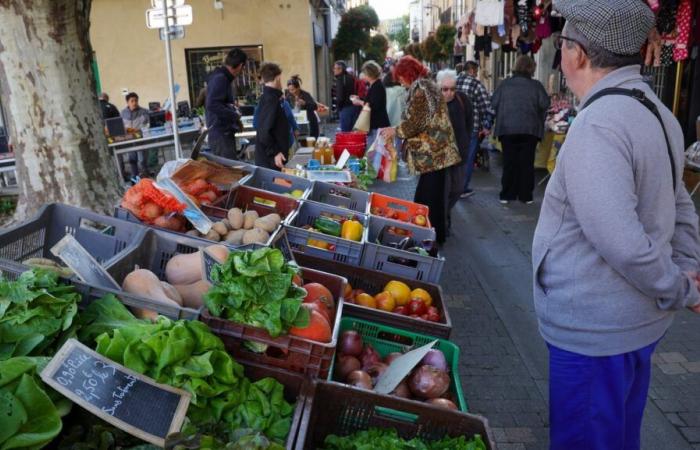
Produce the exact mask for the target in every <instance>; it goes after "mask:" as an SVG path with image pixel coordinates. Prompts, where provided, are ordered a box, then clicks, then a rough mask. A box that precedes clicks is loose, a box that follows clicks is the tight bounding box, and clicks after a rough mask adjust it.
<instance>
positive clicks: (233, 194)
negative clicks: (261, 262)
mask: <svg viewBox="0 0 700 450" xmlns="http://www.w3.org/2000/svg"><path fill="white" fill-rule="evenodd" d="M231 208H239V209H241V210H242V211H243V212H246V211H255V212H257V213H258V215H259V216H260V217H263V216H266V215H268V214H272V213H277V214H279V215H280V217H281V218H282V222H280V224H279V225H278V226H277V228H276V229H275V230H274V231H273V232H272V233H270V238H269V239H268V241H267V242H266V243H265V245H268V246H269V245H270V244H271V243H272V241H273V239H274V237H275V235H276V234H277V232H279V230H280V229H281V228H282V224H283V223H284V221H285V219H286V218H287V217H289V216H290V214H292V213H293V212H294V211H296V210H297V209H298V208H299V201H297V200H296V199H293V198H290V197H287V196H285V195H279V194H275V193H273V192H269V191H263V190H261V189H256V188H252V187H249V186H238V187H237V188H235V189H232V190H231V191H229V192H227V193H226V194H225V195H223V196H221V197H219V198H218V199H217V200H216V201H215V202H214V205H212V206H206V205H204V206H202V207H201V209H202V212H203V213H204V214H206V215H207V216H208V217H210V218H212V219H213V220H223V219H225V218H226V217H227V216H228V211H229V209H231Z"/></svg>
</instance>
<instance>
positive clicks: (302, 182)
mask: <svg viewBox="0 0 700 450" xmlns="http://www.w3.org/2000/svg"><path fill="white" fill-rule="evenodd" d="M311 184H312V181H309V180H307V179H306V178H301V177H296V176H294V175H290V174H288V173H282V172H280V171H278V170H271V169H266V168H264V167H258V168H256V169H255V172H253V173H252V175H251V176H250V177H247V178H245V179H244V180H241V185H244V186H250V187H253V188H258V189H262V190H264V191H269V192H274V193H275V194H281V195H284V194H290V195H291V193H292V192H293V191H301V193H300V194H299V195H298V196H295V197H294V198H295V199H297V200H301V199H305V198H306V197H307V196H308V195H309V191H310V190H311Z"/></svg>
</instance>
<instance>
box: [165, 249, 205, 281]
mask: <svg viewBox="0 0 700 450" xmlns="http://www.w3.org/2000/svg"><path fill="white" fill-rule="evenodd" d="M165 279H166V281H167V282H168V283H170V284H191V283H194V282H195V281H199V280H201V279H202V256H201V254H200V253H199V252H195V253H181V254H179V255H175V256H173V257H172V258H170V261H168V264H166V265H165Z"/></svg>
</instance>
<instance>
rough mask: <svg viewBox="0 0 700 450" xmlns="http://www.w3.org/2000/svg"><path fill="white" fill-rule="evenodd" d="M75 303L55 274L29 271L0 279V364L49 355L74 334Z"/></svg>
mask: <svg viewBox="0 0 700 450" xmlns="http://www.w3.org/2000/svg"><path fill="white" fill-rule="evenodd" d="M79 301H80V295H79V294H78V293H77V292H75V289H74V288H73V286H66V285H62V284H59V283H58V275H57V274H56V273H55V272H51V271H47V270H42V269H32V270H28V271H26V272H24V273H23V274H22V275H21V276H20V277H19V279H17V280H16V281H8V280H3V279H0V361H2V360H5V359H8V358H12V357H15V356H41V355H49V354H53V353H54V352H53V351H50V350H51V349H54V350H55V349H56V348H57V347H59V346H60V345H61V344H62V343H63V342H64V341H65V340H66V339H67V338H69V337H72V336H73V335H75V329H76V328H77V323H74V318H75V316H76V314H77V313H78V302H79Z"/></svg>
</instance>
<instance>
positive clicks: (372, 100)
mask: <svg viewBox="0 0 700 450" xmlns="http://www.w3.org/2000/svg"><path fill="white" fill-rule="evenodd" d="M361 76H363V77H364V78H365V79H366V80H367V82H369V90H368V91H367V95H366V96H365V97H364V98H360V97H358V96H355V97H353V98H352V102H353V104H354V105H356V106H361V107H362V108H363V112H361V113H360V117H359V118H358V122H360V120H363V121H366V118H365V117H364V116H363V114H366V112H365V110H366V109H369V128H368V130H367V131H368V134H367V145H372V142H374V140H375V139H376V137H377V133H378V130H379V129H380V128H385V127H388V126H389V125H390V123H389V114H388V113H387V111H386V88H385V87H384V85H383V84H382V82H381V80H380V78H381V76H382V67H381V66H380V65H379V64H377V63H376V62H374V61H367V62H366V63H364V64H363V65H362V70H361ZM362 126H363V127H364V124H363V125H362ZM355 129H356V130H359V128H358V127H357V125H356V126H355ZM362 131H365V130H364V129H363V130H362Z"/></svg>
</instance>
